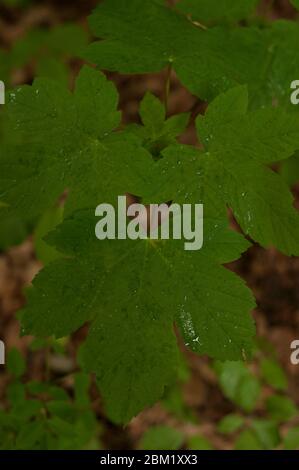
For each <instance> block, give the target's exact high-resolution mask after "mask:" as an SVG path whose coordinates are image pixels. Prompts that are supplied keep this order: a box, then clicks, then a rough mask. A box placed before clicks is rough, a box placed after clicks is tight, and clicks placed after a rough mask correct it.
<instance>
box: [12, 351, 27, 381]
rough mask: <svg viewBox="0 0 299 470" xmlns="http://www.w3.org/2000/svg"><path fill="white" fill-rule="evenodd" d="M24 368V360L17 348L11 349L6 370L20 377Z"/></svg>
mask: <svg viewBox="0 0 299 470" xmlns="http://www.w3.org/2000/svg"><path fill="white" fill-rule="evenodd" d="M25 369H26V364H25V361H24V359H23V357H22V355H21V353H20V352H19V351H18V350H17V349H11V350H10V351H9V354H8V358H7V370H8V371H9V372H10V373H11V374H12V375H13V376H14V377H16V378H20V377H22V375H23V374H24V372H25Z"/></svg>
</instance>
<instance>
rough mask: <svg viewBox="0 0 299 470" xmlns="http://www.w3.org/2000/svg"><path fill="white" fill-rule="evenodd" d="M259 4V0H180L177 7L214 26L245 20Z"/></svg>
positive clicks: (195, 18) (197, 19)
mask: <svg viewBox="0 0 299 470" xmlns="http://www.w3.org/2000/svg"><path fill="white" fill-rule="evenodd" d="M258 2H259V0H243V1H241V2H240V0H180V2H179V3H178V4H177V5H176V7H177V8H179V9H180V10H181V11H183V12H184V13H187V14H189V15H190V16H191V17H192V19H194V20H196V21H201V22H203V23H204V24H210V23H212V24H214V23H221V22H236V21H240V20H243V19H245V18H247V17H248V16H249V15H250V14H251V13H252V12H253V10H254V8H255V7H256V6H257V4H258Z"/></svg>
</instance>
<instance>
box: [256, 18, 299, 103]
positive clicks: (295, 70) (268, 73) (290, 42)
mask: <svg viewBox="0 0 299 470" xmlns="http://www.w3.org/2000/svg"><path fill="white" fill-rule="evenodd" d="M264 35H265V36H266V41H267V42H268V44H269V47H268V49H269V59H268V61H267V63H266V67H265V68H264V72H263V74H262V75H261V80H260V91H259V96H260V103H262V102H265V101H266V100H267V101H268V102H269V101H270V99H272V101H273V100H275V101H276V102H278V104H279V105H280V106H285V107H290V108H291V109H292V110H296V109H297V108H298V107H296V106H294V105H292V104H291V99H290V98H291V92H292V90H291V83H292V82H293V81H294V80H296V79H298V76H299V58H298V42H299V25H298V23H296V22H294V21H286V20H279V21H275V22H273V23H272V24H271V27H270V28H269V29H266V30H265V31H264Z"/></svg>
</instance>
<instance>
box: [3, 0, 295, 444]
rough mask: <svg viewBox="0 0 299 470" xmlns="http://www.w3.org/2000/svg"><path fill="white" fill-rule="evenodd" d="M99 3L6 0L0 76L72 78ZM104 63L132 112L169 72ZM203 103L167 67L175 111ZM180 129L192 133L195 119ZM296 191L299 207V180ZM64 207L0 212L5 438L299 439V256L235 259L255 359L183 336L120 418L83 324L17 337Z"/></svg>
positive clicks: (278, 14)
mask: <svg viewBox="0 0 299 470" xmlns="http://www.w3.org/2000/svg"><path fill="white" fill-rule="evenodd" d="M97 3H99V2H98V1H96V0H56V1H55V0H48V1H47V0H45V1H34V0H1V1H0V79H1V80H3V81H5V83H6V85H7V87H8V88H12V87H15V86H19V85H21V84H25V83H27V84H30V83H32V81H33V79H34V77H35V76H47V77H51V78H54V79H57V80H60V81H64V82H65V83H67V84H68V85H69V86H70V87H72V86H73V83H74V78H75V77H76V74H77V72H78V70H79V69H80V67H81V66H82V64H83V62H82V61H81V60H80V59H78V58H76V55H77V52H78V50H80V49H81V48H82V47H84V45H85V44H86V43H87V42H88V41H90V39H91V38H90V33H89V30H88V24H87V16H88V15H89V14H90V12H91V10H92V9H93V8H94V7H95V6H96V4H97ZM259 13H260V14H261V15H263V17H264V18H266V19H275V18H287V19H294V18H295V10H294V9H293V8H292V6H291V5H290V3H289V2H288V1H287V0H286V1H283V0H276V1H271V0H270V1H265V2H262V3H261V6H260V12H259ZM298 53H299V50H298ZM107 75H108V76H109V78H110V79H111V80H113V81H114V82H115V84H116V85H117V88H118V90H119V93H120V109H121V110H122V111H123V120H124V122H125V123H129V122H139V116H138V107H139V102H140V100H141V99H142V98H143V96H144V94H145V92H146V91H147V90H150V91H152V92H153V93H154V94H155V95H157V96H159V97H161V98H163V93H164V83H165V74H164V73H161V74H155V75H139V76H131V75H130V76H121V75H118V74H107ZM294 78H295V77H294ZM297 78H298V79H299V77H297ZM205 106H206V105H205V103H202V102H200V101H199V100H198V99H197V98H196V97H194V96H192V95H191V94H190V93H189V92H188V91H187V90H186V89H184V88H183V87H182V86H181V85H180V83H179V82H178V80H177V79H176V77H175V75H173V76H172V77H171V93H170V99H169V114H170V115H172V114H175V113H180V112H185V111H190V110H191V111H192V113H193V115H194V116H196V115H197V114H198V113H199V112H203V111H204V109H205ZM181 141H182V142H184V143H188V144H195V143H196V138H195V132H194V126H193V124H192V121H191V124H190V126H189V128H188V130H187V131H186V133H185V134H184V135H183V136H182V138H181ZM0 151H1V143H0ZM298 179H299V178H298ZM293 191H294V195H295V197H296V204H297V206H298V209H299V186H297V187H296V184H294V186H293ZM60 215H61V214H60V211H59V208H56V210H55V211H53V212H50V213H49V214H46V215H45V218H44V219H43V220H41V221H38V222H37V223H36V221H34V222H33V221H30V220H28V224H27V225H26V226H20V224H19V223H18V221H15V220H11V221H9V224H7V223H6V224H5V227H4V225H3V227H2V226H1V224H0V229H1V231H2V233H1V234H0V339H1V340H3V341H4V342H5V345H6V352H7V364H6V366H5V368H4V367H3V366H0V449H2V448H3V449H8V448H20V449H23V448H25V449H38V448H61V449H72V448H74V449H85V448H87V449H97V448H103V449H137V448H142V449H181V448H182V449H184V448H187V449H247V448H248V449H274V448H278V449H284V448H285V449H299V413H298V407H299V393H298V391H299V365H297V366H296V365H292V364H291V361H290V355H291V352H292V351H291V349H290V344H291V342H292V341H293V340H295V339H298V340H299V288H298V287H299V259H296V258H293V259H291V258H287V257H285V256H283V255H281V254H279V253H278V252H277V251H275V250H271V249H270V250H267V251H266V250H264V249H262V248H260V247H258V246H253V247H252V248H251V249H250V250H249V251H248V252H247V253H246V254H245V255H244V256H243V257H242V258H241V259H240V260H239V261H238V262H236V263H234V264H232V265H230V266H229V268H230V269H233V270H234V271H235V272H237V273H238V274H239V275H240V276H241V277H242V278H243V279H245V281H246V282H247V283H248V285H249V287H250V288H251V289H252V290H253V292H254V295H255V297H256V299H257V304H258V307H257V309H256V310H255V311H254V312H253V315H254V318H255V320H256V324H257V332H258V335H257V341H256V349H255V353H254V358H253V360H252V362H251V363H250V364H246V365H245V364H243V363H230V362H226V363H215V362H214V361H211V360H209V359H208V358H207V357H198V356H195V355H194V354H192V353H189V352H187V351H186V350H185V349H184V347H183V346H182V348H181V351H182V354H181V365H180V371H179V378H178V381H177V383H176V384H173V386H172V387H171V388H170V389H169V390H167V391H166V394H165V397H164V398H163V400H162V401H161V402H160V403H157V404H156V405H155V406H154V407H152V408H150V409H148V410H146V411H144V412H143V413H141V414H140V415H139V416H138V417H136V418H135V419H133V421H132V422H131V423H130V424H129V425H128V426H127V427H126V428H123V427H119V426H116V425H114V424H113V423H112V422H110V421H109V419H108V418H107V417H106V416H105V412H104V409H103V406H102V402H101V397H100V396H99V394H98V391H97V388H96V386H95V384H94V383H93V380H92V379H90V378H89V377H87V376H85V375H84V374H83V373H81V372H80V354H78V351H79V350H80V344H81V342H82V340H83V339H84V337H85V334H86V331H85V329H84V328H83V329H81V330H80V331H78V332H77V333H76V334H74V335H73V336H72V337H70V338H65V339H63V340H60V341H55V340H52V339H49V340H46V341H39V340H36V339H34V338H29V337H25V338H21V337H20V331H19V323H18V320H17V316H16V312H17V310H18V309H19V308H20V307H21V306H22V305H23V304H24V288H25V286H26V285H28V284H30V282H31V281H32V279H33V277H34V276H35V275H36V273H37V272H38V271H39V269H41V267H42V265H43V263H45V262H47V261H48V260H49V259H51V257H52V256H53V253H51V252H50V253H49V252H48V251H47V249H46V247H45V246H44V245H43V242H42V241H41V239H42V236H43V234H44V233H46V232H47V229H48V227H49V226H51V224H53V220H59V217H60ZM234 223H235V222H234V221H233V220H232V224H234ZM78 357H79V359H78ZM24 402H26V406H24Z"/></svg>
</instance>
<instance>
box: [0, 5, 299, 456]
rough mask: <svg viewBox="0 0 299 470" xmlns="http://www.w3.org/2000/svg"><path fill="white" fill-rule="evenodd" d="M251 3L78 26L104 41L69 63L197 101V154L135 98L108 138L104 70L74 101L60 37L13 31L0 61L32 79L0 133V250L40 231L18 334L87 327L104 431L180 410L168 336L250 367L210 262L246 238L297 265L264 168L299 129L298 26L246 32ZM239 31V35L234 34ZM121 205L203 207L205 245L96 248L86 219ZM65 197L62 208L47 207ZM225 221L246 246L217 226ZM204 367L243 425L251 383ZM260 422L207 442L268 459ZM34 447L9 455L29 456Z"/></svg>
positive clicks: (297, 247)
mask: <svg viewBox="0 0 299 470" xmlns="http://www.w3.org/2000/svg"><path fill="white" fill-rule="evenodd" d="M256 5H257V1H254V0H252V1H250V0H247V1H244V2H236V1H232V0H230V1H229V0H226V1H221V2H217V8H215V4H214V2H211V1H210V2H207V1H206V0H201V1H200V2H195V1H192V0H189V1H187V0H182V1H181V2H180V3H179V5H178V9H179V10H178V9H176V8H170V7H168V6H166V5H165V2H163V1H161V0H160V1H158V0H130V1H128V0H105V1H104V2H102V3H101V4H100V5H99V6H98V7H97V9H96V10H95V12H94V13H93V15H92V16H91V18H90V25H91V28H92V32H93V33H94V35H95V36H96V37H98V38H100V39H101V40H100V41H97V42H94V43H93V44H91V45H90V46H89V47H88V48H87V51H86V53H85V54H84V55H85V57H86V58H87V59H89V60H90V61H92V62H93V63H96V64H97V65H98V66H99V67H100V68H101V69H108V70H111V71H117V72H123V73H148V72H158V71H160V70H162V69H164V68H166V67H167V69H168V72H171V70H172V69H173V70H174V71H175V72H176V73H177V76H178V77H179V79H180V80H181V82H182V83H183V84H184V85H185V86H186V87H187V88H188V89H189V90H190V91H191V92H192V93H194V94H195V95H197V96H199V97H200V98H202V99H205V100H208V101H211V102H210V103H209V104H208V107H207V111H206V112H205V114H204V115H199V116H197V117H196V120H195V121H196V122H195V124H196V131H197V137H198V140H199V142H198V143H199V145H197V146H195V147H193V146H187V145H180V144H178V142H177V139H178V137H180V136H181V134H182V133H183V132H184V131H185V129H186V126H187V125H188V123H189V119H190V114H189V113H184V114H179V115H175V116H171V117H168V118H167V102H166V103H164V105H165V106H163V105H162V103H160V101H159V100H158V98H156V97H155V96H154V95H152V94H150V93H147V94H146V95H145V97H144V98H143V100H142V102H141V106H140V118H141V124H138V125H137V124H135V125H130V126H128V127H125V126H122V130H120V127H121V114H120V112H119V111H118V93H117V91H116V88H115V86H114V85H113V84H112V82H110V81H108V80H107V78H106V77H105V75H104V74H103V73H101V72H100V71H98V70H96V69H93V68H91V67H88V66H84V67H83V68H82V69H81V71H80V73H79V75H78V77H77V80H76V83H75V87H74V91H73V92H70V91H69V90H68V88H67V86H66V84H67V74H66V73H65V69H64V66H63V64H62V62H64V61H65V60H67V59H68V58H69V57H70V56H73V55H77V54H80V50H81V49H82V47H83V46H84V44H85V43H86V37H85V34H84V33H83V32H82V31H81V30H80V32H79V30H78V28H77V27H75V26H72V25H66V26H63V27H58V28H55V29H53V31H52V32H46V31H41V30H38V31H34V32H32V33H30V34H28V36H27V37H26V38H25V40H22V41H19V42H18V43H16V44H15V45H14V47H13V50H12V51H11V56H10V59H9V63H8V67H7V65H5V63H6V62H5V61H6V54H5V53H3V54H2V53H1V54H0V67H3V74H4V76H7V75H9V73H10V71H11V68H13V67H22V66H23V65H24V64H27V63H28V62H30V61H31V60H32V58H33V61H34V64H35V66H36V70H37V71H38V73H39V74H40V75H41V76H42V77H41V78H38V79H36V80H35V81H34V82H33V85H32V86H28V85H25V86H22V87H19V88H17V89H16V90H12V91H11V92H10V93H9V103H8V106H6V107H5V108H7V109H5V111H4V113H3V121H5V125H4V124H3V126H4V131H3V132H2V129H1V134H3V135H1V137H2V142H1V154H0V200H1V209H0V210H1V212H0V213H1V214H2V215H3V217H2V219H1V229H2V225H3V228H4V229H3V231H2V230H1V239H0V247H4V248H5V247H6V246H8V237H9V233H10V232H11V231H14V238H13V242H17V241H20V240H21V239H22V237H24V236H25V233H27V231H26V227H27V225H26V224H27V223H28V224H29V222H30V223H31V226H32V225H33V224H36V223H37V227H36V229H35V243H36V251H37V254H38V256H39V258H40V259H41V260H42V261H44V263H45V264H46V267H45V269H43V270H42V271H41V272H40V274H39V275H38V276H37V277H36V278H35V280H34V282H33V286H32V288H30V289H29V290H28V294H27V305H26V307H25V308H24V310H23V311H22V312H21V317H22V318H21V321H22V333H23V334H35V335H37V336H40V337H42V338H47V337H49V336H55V337H56V338H61V337H64V336H67V335H69V334H70V333H73V332H74V331H76V330H77V329H78V328H80V327H81V326H83V325H85V324H86V323H88V324H89V333H88V337H87V340H86V342H85V344H84V345H83V348H82V353H81V361H82V364H83V368H84V370H85V371H87V372H94V373H95V374H96V377H97V382H98V384H99V387H100V390H101V393H102V396H103V399H104V403H105V406H106V410H107V413H108V416H109V417H110V418H111V419H112V420H113V421H115V422H117V423H127V422H128V421H129V420H130V419H131V418H132V417H133V416H135V415H136V414H137V413H138V412H139V411H141V410H142V409H143V408H145V407H146V406H149V405H151V404H153V403H154V402H155V401H156V400H158V399H160V398H161V397H162V396H164V403H165V404H168V406H169V407H170V408H171V407H172V409H173V410H174V411H175V412H176V413H177V414H181V415H183V414H184V413H185V410H184V407H183V406H182V401H181V396H180V394H177V395H171V393H170V392H169V390H170V389H171V387H172V386H173V384H175V383H176V374H177V370H178V347H177V340H176V336H175V332H174V324H175V325H176V326H177V328H178V330H179V333H180V335H181V336H182V338H183V341H184V343H185V344H186V345H187V346H188V347H189V348H190V349H191V350H193V351H194V352H196V353H198V354H208V355H209V356H210V357H212V358H216V359H221V360H228V361H240V360H242V359H243V360H244V359H246V358H249V357H250V355H251V353H252V349H253V336H254V325H253V321H252V319H251V317H250V311H251V309H252V308H253V307H254V305H255V304H254V300H253V298H252V295H251V293H250V291H249V289H248V288H247V287H246V286H245V284H244V282H243V281H242V280H241V279H240V278H239V277H237V276H236V275H235V274H233V273H232V272H231V271H229V270H228V269H226V268H225V267H224V266H223V264H225V263H229V262H231V261H233V260H236V259H238V258H239V257H240V255H241V254H242V253H243V252H244V251H245V250H246V249H247V248H248V247H249V246H250V243H249V242H248V241H247V240H246V239H245V237H244V236H243V235H245V236H248V237H250V238H251V239H253V240H254V241H256V242H258V243H259V244H260V245H262V246H263V247H266V248H267V247H272V246H275V247H276V248H278V249H279V250H280V251H282V252H283V253H285V254H287V255H298V254H299V240H298V234H299V222H298V221H299V218H298V213H297V211H296V210H295V208H294V207H293V197H292V195H291V193H290V191H289V189H288V186H287V184H286V183H285V182H284V180H283V178H282V177H281V176H280V175H279V174H277V173H275V172H274V171H273V170H272V169H270V166H272V165H273V164H275V163H276V162H281V161H288V163H289V162H290V160H288V158H289V157H292V156H293V155H294V154H295V152H296V151H297V150H298V148H299V133H298V129H299V115H298V113H296V112H290V111H289V109H287V108H289V106H288V104H289V101H290V100H289V89H290V82H291V81H292V80H293V79H294V78H296V76H299V61H298V54H297V48H298V39H299V27H298V24H297V23H295V22H290V21H276V22H273V23H270V24H264V25H263V27H262V28H260V27H258V26H251V22H250V15H251V12H252V11H253V10H254V8H255V6H256ZM190 15H191V20H190ZM243 19H246V24H247V25H248V26H246V27H244V26H241V25H240V24H239V21H240V20H243ZM192 20H194V21H192ZM201 21H202V22H203V23H207V25H210V24H211V27H209V28H206V26H205V25H201V24H200V23H198V22H201ZM214 24H217V26H215V27H214V26H213V25H214ZM44 51H47V52H49V54H44ZM44 56H45V59H44ZM3 64H4V65H3ZM61 64H62V66H61ZM1 73H2V72H1ZM45 76H50V77H52V79H49V78H45ZM43 77H44V78H43ZM57 78H59V79H58V80H57ZM167 86H168V84H167V83H166V88H167ZM166 95H167V93H166ZM166 101H167V97H166ZM273 103H275V104H277V107H273V106H272V105H273ZM192 117H194V116H192ZM6 133H7V135H6ZM128 193H129V194H131V195H134V196H136V197H138V198H140V199H141V200H142V202H144V203H151V202H163V203H165V202H170V201H172V202H176V203H180V204H185V203H203V204H204V219H205V220H204V246H203V248H202V249H201V250H200V251H197V252H192V253H190V252H186V251H184V247H183V243H182V242H181V241H177V240H168V241H153V240H150V239H146V240H139V241H127V240H117V241H111V240H109V241H108V240H105V241H102V242H101V243H99V242H98V241H97V239H96V238H95V235H94V225H95V217H94V208H95V207H96V205H97V204H99V203H100V202H111V203H114V204H115V203H116V200H117V196H118V195H123V194H128ZM62 195H64V196H65V199H66V202H65V206H64V207H63V208H62V207H61V205H60V206H59V207H60V208H59V209H58V210H57V204H58V201H61V200H62ZM66 196H67V197H66ZM53 207H55V209H54V210H53ZM49 208H52V209H49ZM227 208H230V209H231V210H232V213H233V215H234V216H235V218H236V220H237V222H238V223H239V225H240V227H241V229H242V231H243V235H242V234H239V233H237V232H236V231H232V230H230V229H229V222H228V219H227ZM62 213H63V214H62ZM20 220H21V221H22V220H26V224H25V227H24V226H23V225H22V224H21V225H20V226H19V225H18V221H20ZM59 222H62V223H61V224H60V225H58V224H59ZM22 229H24V231H23V232H22ZM53 229H54V230H53ZM49 232H50V233H49ZM41 319H42V320H41ZM12 367H15V368H16V370H18V367H17V366H16V365H15V366H12ZM20 370H22V369H20V368H19V370H18V372H17V373H16V375H17V376H20V375H21V373H20ZM216 370H217V373H218V374H219V381H220V384H221V387H222V389H223V391H224V393H225V395H226V397H227V398H228V399H230V400H232V401H233V402H234V403H235V404H236V405H237V407H238V409H239V412H240V413H243V414H246V413H250V412H253V411H254V410H255V407H256V406H257V403H258V402H259V400H260V398H261V393H260V392H261V387H262V382H261V380H260V379H259V378H258V377H256V376H255V375H254V374H253V373H252V372H251V371H250V370H249V369H248V368H247V367H246V365H245V364H244V363H242V362H226V363H224V364H220V363H218V364H217V365H216ZM260 372H261V374H260V375H261V377H262V378H263V380H265V381H266V382H267V383H268V384H269V385H270V386H271V387H273V388H275V389H277V390H278V391H281V392H283V391H284V390H285V388H286V380H285V377H284V374H283V373H282V371H281V369H280V368H279V366H278V365H277V364H276V363H275V362H273V360H272V358H271V359H268V358H266V359H265V360H264V361H263V363H262V365H261V371H260ZM83 385H84V384H83ZM83 385H82V384H81V385H80V384H79V385H78V390H79V391H80V390H81V391H82V387H83ZM23 388H24V387H22V384H21V383H17V384H14V385H13V386H12V387H11V388H10V391H9V395H10V396H11V397H14V398H13V399H15V400H16V401H18V400H21V402H22V400H23V402H24V396H25V391H24V389H23ZM83 388H84V387H83ZM81 391H80V393H81ZM22 397H23V398H22ZM58 401H59V403H56V400H54V404H53V403H52V404H50V405H47V407H48V408H49V409H48V408H47V411H48V412H49V413H50V414H53V419H52V421H51V426H52V430H53V433H54V434H55V433H56V434H59V433H62V434H63V435H64V434H66V435H68V438H66V439H71V438H70V435H69V434H68V433H70V431H71V429H72V432H74V423H76V419H75V418H74V419H73V420H71V421H70V420H66V419H64V418H66V416H67V413H68V411H67V409H66V408H68V409H69V408H70V407H71V408H72V405H70V404H69V403H68V405H67V407H65V403H64V404H61V403H60V401H61V400H58ZM62 401H63V400H62ZM63 402H64V401H63ZM33 403H34V401H33ZM267 403H268V411H269V415H270V416H271V417H273V420H274V421H275V422H280V421H281V420H282V415H283V414H284V415H285V416H287V417H288V418H290V417H291V416H293V414H294V413H295V411H296V409H295V406H294V404H293V403H291V402H290V400H288V399H287V397H284V396H280V395H277V396H271V397H270V398H269V399H268V402H267ZM33 406H36V407H38V406H39V404H38V403H37V404H34V405H33ZM34 412H36V410H35V411H34ZM26 419H27V418H26ZM61 420H62V421H63V422H61ZM37 421H38V420H37ZM272 424H273V423H268V422H267V420H266V421H265V422H263V423H262V422H261V421H253V420H252V421H251V424H250V426H249V427H246V426H247V423H245V425H244V426H243V427H242V422H241V418H238V417H236V416H234V417H233V416H230V418H227V419H226V421H224V422H222V423H221V425H220V429H221V430H222V431H221V432H225V433H229V432H236V431H237V430H239V429H242V431H241V434H240V435H239V440H238V443H237V444H236V447H237V448H244V447H246V445H248V441H249V442H251V444H250V445H252V446H253V447H262V448H270V447H271V446H272V445H273V446H275V445H276V440H277V439H276V437H277V436H276V434H275V432H276V431H275V428H274V427H273V426H272ZM28 426H32V422H31V421H29V423H28ZM39 426H40V427H41V424H40V423H39ZM36 433H37V434H40V433H41V431H39V432H37V431H36ZM28 434H29V432H26V436H25V438H28ZM31 435H32V436H34V432H33V431H32V433H31ZM22 439H23V438H22ZM22 439H21V441H20V442H22ZM36 442H37V441H35V440H34V442H33V441H30V442H29V443H28V442H27V443H26V442H25V443H24V444H22V445H24V446H25V447H26V446H27V447H26V448H29V447H30V446H35V445H37V446H39V445H41V444H40V442H39V441H38V443H37V444H36ZM66 442H71V441H65V443H64V444H63V445H67V444H66ZM76 442H77V441H76ZM246 442H247V444H246ZM9 445H12V444H11V443H10V444H9ZM13 445H16V446H17V447H18V446H19V444H18V441H17V443H16V442H15V441H14V444H13ZM47 445H49V446H54V447H55V446H56V445H58V444H57V443H56V441H55V442H54V441H53V442H50V443H47ZM70 445H73V444H70ZM76 445H78V444H76ZM196 445H198V446H200V445H204V444H200V443H198V444H196Z"/></svg>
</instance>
